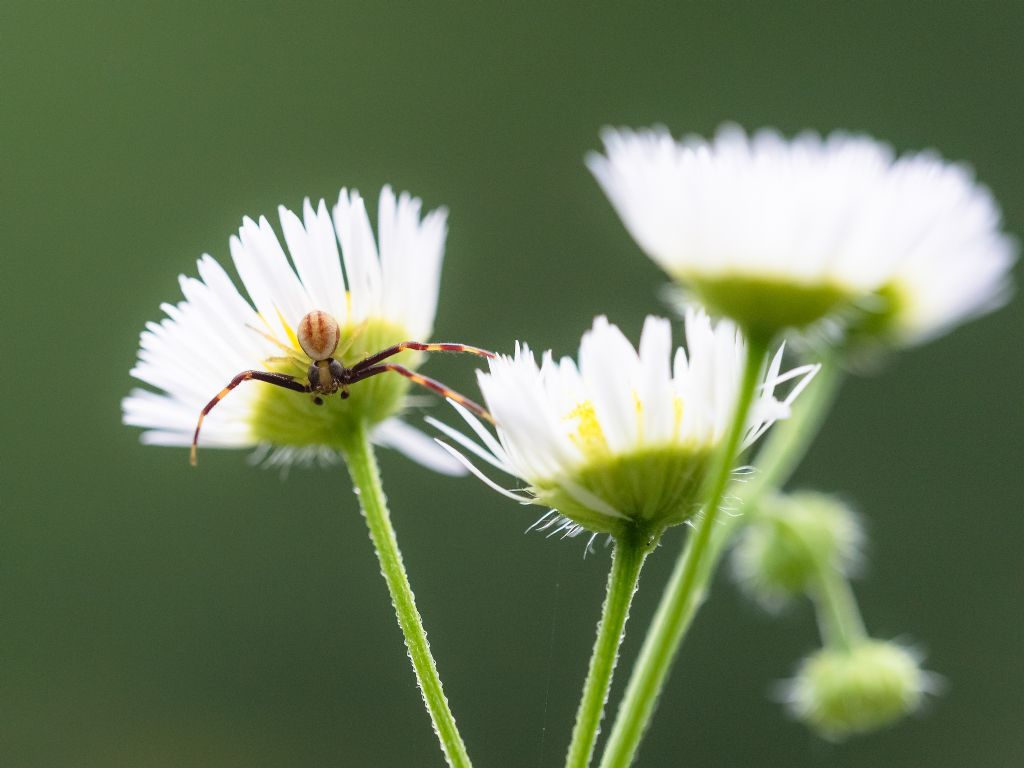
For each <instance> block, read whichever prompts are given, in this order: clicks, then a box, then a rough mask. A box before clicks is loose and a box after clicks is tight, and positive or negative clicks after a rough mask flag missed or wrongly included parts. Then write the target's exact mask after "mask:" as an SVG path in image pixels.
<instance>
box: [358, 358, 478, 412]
mask: <svg viewBox="0 0 1024 768" xmlns="http://www.w3.org/2000/svg"><path fill="white" fill-rule="evenodd" d="M388 371H391V372H392V373H397V374H398V375H400V376H405V378H407V379H409V381H411V382H412V383H413V384H419V385H420V386H421V387H426V388H427V389H429V390H432V391H434V392H436V393H437V394H439V395H440V396H441V397H445V398H448V399H449V400H454V401H455V402H456V403H458V404H459V405H461V406H463V407H464V408H466V409H468V410H470V411H472V412H473V413H475V414H476V415H477V416H479V417H480V418H482V419H487V421H489V422H491V424H494V417H493V416H491V414H490V413H488V412H487V409H486V408H484V407H483V406H482V405H478V404H477V403H474V402H473V401H472V400H470V399H469V398H468V397H465V396H464V395H460V394H459V393H458V392H456V391H455V390H453V389H448V387H446V386H445V385H444V384H442V383H441V382H439V381H437V380H435V379H431V378H430V377H429V376H424V375H423V374H420V373H416V372H414V371H410V370H409V369H408V368H406V367H405V366H402V365H397V364H395V363H384V364H383V365H372V366H370V367H369V368H360V369H359V370H358V371H355V370H353V371H352V374H353V375H352V378H351V379H349V381H348V383H349V384H355V383H356V382H357V381H362V380H363V379H368V378H370V377H371V376H376V375H377V374H379V373H386V372H388Z"/></svg>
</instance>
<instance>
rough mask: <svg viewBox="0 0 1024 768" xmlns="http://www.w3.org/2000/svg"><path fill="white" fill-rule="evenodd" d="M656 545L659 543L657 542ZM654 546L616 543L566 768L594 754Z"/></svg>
mask: <svg viewBox="0 0 1024 768" xmlns="http://www.w3.org/2000/svg"><path fill="white" fill-rule="evenodd" d="M655 543H656V542H655ZM652 547H653V543H651V542H650V541H649V537H648V536H646V535H644V536H621V537H619V538H618V539H616V542H615V553H614V555H613V556H612V557H613V559H612V568H611V572H610V573H609V574H608V591H607V594H606V596H605V600H604V608H603V609H602V612H601V623H600V624H599V625H598V629H597V640H596V641H595V642H594V651H593V653H592V654H591V656H590V670H589V671H588V672H587V682H586V683H585V684H584V686H583V695H582V697H581V698H580V706H579V709H578V710H577V712H576V726H575V727H574V728H573V731H572V742H571V743H570V744H569V753H568V755H567V756H566V759H565V765H566V768H586V767H587V766H588V765H590V759H591V756H592V755H593V753H594V742H596V741H597V734H598V732H599V729H600V726H601V718H602V717H603V716H604V705H605V702H606V701H607V700H608V689H609V688H610V687H611V683H612V672H613V671H614V670H615V663H616V661H617V660H618V657H619V646H620V645H621V643H622V638H623V635H624V630H625V627H626V619H627V618H628V617H629V606H630V604H631V603H632V602H633V595H634V593H635V592H636V586H637V582H638V581H639V579H640V569H641V568H642V567H643V564H644V560H646V559H647V555H648V553H649V552H650V551H651V548H652Z"/></svg>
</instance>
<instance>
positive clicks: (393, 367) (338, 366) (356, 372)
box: [189, 310, 495, 466]
mask: <svg viewBox="0 0 1024 768" xmlns="http://www.w3.org/2000/svg"><path fill="white" fill-rule="evenodd" d="M295 336H296V339H298V342H299V346H300V347H302V351H303V352H305V353H306V355H307V357H308V358H309V360H310V361H311V363H310V365H309V369H308V371H307V378H308V382H307V383H305V384H303V383H302V382H301V381H298V380H297V379H296V378H295V377H294V376H290V375H288V374H284V373H272V372H270V371H242V372H241V373H240V374H238V375H237V376H235V377H234V378H233V379H232V380H231V381H230V382H229V383H228V385H227V386H226V387H224V389H222V390H221V391H220V392H218V393H217V395H216V396H215V397H214V398H213V399H212V400H210V402H209V403H207V404H206V406H205V407H204V408H203V410H202V411H201V412H200V413H199V420H198V422H197V423H196V431H195V433H194V434H193V436H192V450H191V453H190V454H189V461H190V463H191V464H192V466H195V465H196V451H197V448H198V445H199V430H200V429H201V428H202V426H203V419H205V418H206V415H207V414H208V413H209V412H210V411H211V410H213V408H214V406H215V405H217V403H219V402H220V401H221V400H223V399H224V398H225V397H226V396H227V394H228V393H229V392H230V391H231V390H233V389H234V388H235V387H237V386H238V385H239V384H241V383H242V382H243V381H249V380H250V379H253V380H255V381H262V382H264V383H266V384H273V385H274V386H277V387H282V388H284V389H290V390H292V391H293V392H303V393H306V394H312V395H313V402H315V403H316V404H317V405H321V404H322V403H323V399H322V397H321V396H322V395H332V394H334V393H335V392H340V397H341V398H342V399H344V398H347V397H348V388H349V386H350V385H352V384H356V383H358V382H360V381H362V380H364V379H368V378H370V377H371V376H377V375H379V374H381V373H388V372H391V373H397V374H398V375H400V376H404V377H405V378H407V379H409V380H410V381H411V382H413V383H414V384H418V385H419V386H421V387H426V388H427V389H429V390H431V391H433V392H436V393H437V394H439V395H441V397H445V398H448V399H450V400H454V401H455V402H456V403H459V404H460V405H462V406H464V407H465V408H467V409H468V410H470V411H472V412H473V413H475V414H476V415H477V416H480V417H481V418H484V419H487V420H488V421H490V422H491V423H493V422H494V419H493V418H492V417H491V415H490V414H489V413H488V412H487V410H486V409H484V407H483V406H481V405H478V404H477V403H475V402H473V401H472V400H470V399H469V398H468V397H465V396H463V395H460V394H459V393H458V392H456V391H454V390H452V389H449V388H448V387H446V386H445V385H444V384H442V383H441V382H439V381H436V380H435V379H431V378H430V377H428V376H424V375H422V374H420V373H416V372H415V371H411V370H409V369H408V368H406V367H405V366H402V365H398V364H397V363H385V362H383V361H385V360H387V359H388V358H389V357H394V356H395V355H397V354H399V353H400V352H404V351H405V350H415V351H418V352H464V353H467V354H471V355H477V356H479V357H487V358H492V357H494V356H495V355H494V353H493V352H488V351H487V350H486V349H480V348H479V347H471V346H469V345H467V344H454V343H449V342H444V343H434V344H425V343H423V342H419V341H403V342H400V343H398V344H394V345H392V346H390V347H387V348H386V349H383V350H381V351H380V352H375V353H374V354H372V355H369V356H368V357H365V358H363V359H362V360H360V361H359V362H357V363H355V364H353V365H352V366H351V367H345V365H344V364H343V363H342V362H341V361H340V360H338V359H336V358H335V357H334V355H335V354H337V351H338V345H339V343H340V341H341V329H340V327H339V326H338V323H337V321H336V320H335V319H334V318H333V317H331V316H330V315H329V314H327V313H326V312H321V311H319V310H314V311H312V312H310V313H308V314H307V315H306V316H305V317H303V318H302V320H301V321H300V322H299V326H298V329H297V330H296V334H295ZM268 338H269V337H268ZM349 343H351V341H349ZM275 344H278V342H276V341H275ZM278 346H282V345H280V344H278ZM346 348H347V345H346ZM286 351H289V350H286Z"/></svg>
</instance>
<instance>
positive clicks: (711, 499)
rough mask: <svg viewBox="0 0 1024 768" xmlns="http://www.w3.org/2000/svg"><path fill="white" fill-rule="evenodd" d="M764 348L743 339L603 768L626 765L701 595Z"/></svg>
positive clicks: (602, 763) (762, 360)
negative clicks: (716, 445) (732, 403)
mask: <svg viewBox="0 0 1024 768" xmlns="http://www.w3.org/2000/svg"><path fill="white" fill-rule="evenodd" d="M767 349H768V345H767V343H758V342H757V341H755V340H753V339H752V340H749V341H748V343H747V359H746V363H745V365H744V368H743V379H742V382H741V384H740V389H739V393H738V396H737V400H736V408H735V410H734V413H733V418H732V424H731V426H730V428H729V432H728V434H727V435H726V438H725V442H724V444H723V445H722V449H721V451H720V453H719V458H718V462H717V465H716V467H715V471H714V472H713V474H712V475H711V478H712V479H711V486H710V489H709V491H708V495H707V504H706V506H705V507H704V510H705V511H704V518H703V520H701V521H700V522H699V523H698V525H697V529H696V531H694V534H693V536H692V537H691V538H692V546H688V547H687V550H686V552H685V554H684V556H683V557H682V558H681V559H680V560H679V562H678V563H677V564H676V568H675V570H674V571H673V573H672V578H671V580H670V581H669V584H668V587H667V588H666V592H665V596H664V597H663V598H662V602H661V605H659V607H658V612H657V614H656V615H655V617H654V622H653V623H652V625H651V629H650V631H649V632H648V634H647V637H646V639H645V640H644V645H643V648H642V649H641V651H640V657H639V659H637V663H636V667H635V669H634V670H633V675H632V677H631V678H630V680H629V685H628V687H627V688H626V694H625V697H624V698H623V701H622V706H621V709H620V710H619V715H618V717H617V718H616V720H615V725H614V726H613V727H612V733H611V736H610V737H609V738H608V745H607V747H606V748H605V752H604V756H603V757H602V759H601V768H624V767H625V766H628V765H630V764H631V763H632V762H633V758H634V756H635V755H636V750H637V747H639V745H640V739H641V738H642V737H643V734H644V731H645V730H646V728H647V724H648V723H649V722H650V719H651V716H652V715H653V714H654V707H655V705H656V703H657V700H658V696H659V695H660V694H661V690H662V688H663V687H664V685H665V679H666V677H667V675H668V670H669V667H670V666H671V665H672V660H673V659H674V658H675V653H676V649H677V648H678V647H679V644H680V642H681V641H682V638H683V634H684V632H685V631H686V628H687V627H688V626H689V624H690V619H691V617H692V616H693V613H694V611H695V610H696V606H697V605H698V604H699V603H700V602H701V601H702V600H703V591H704V590H703V584H704V580H703V578H698V577H699V576H702V575H703V573H704V572H705V571H706V565H705V564H704V563H703V560H704V554H705V551H706V550H707V549H708V544H709V542H710V541H711V532H712V531H713V530H714V527H715V520H716V519H717V517H718V509H719V507H720V506H721V504H722V499H723V497H724V495H725V489H726V486H727V485H728V483H729V477H730V475H731V472H732V465H733V461H734V460H735V458H736V455H737V454H738V453H739V449H740V445H741V443H742V440H743V436H744V435H745V434H746V431H747V430H746V425H747V415H748V414H749V413H750V406H751V404H752V403H753V401H754V396H755V394H756V392H757V386H758V379H759V377H760V373H761V367H762V365H763V363H764V358H765V354H766V352H767ZM695 587H696V588H695Z"/></svg>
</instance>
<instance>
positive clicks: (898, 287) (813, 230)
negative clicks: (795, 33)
mask: <svg viewBox="0 0 1024 768" xmlns="http://www.w3.org/2000/svg"><path fill="white" fill-rule="evenodd" d="M603 141H604V145H605V154H604V155H602V154H598V153H591V154H590V155H589V156H588V158H587V165H588V166H589V167H590V170H591V171H592V172H593V174H594V176H595V177H596V178H597V180H598V182H599V183H600V185H601V187H602V188H603V189H604V191H605V193H606V194H607V195H608V198H609V199H610V200H611V202H612V205H613V206H614V208H615V209H616V211H617V212H618V213H619V215H620V217H621V218H622V220H623V222H624V224H625V226H626V228H627V230H629V232H630V234H631V235H632V236H633V238H634V239H635V240H636V241H637V243H638V244H639V245H640V247H641V248H642V249H643V250H644V251H645V252H646V253H647V254H648V256H650V257H651V259H653V260H654V261H655V262H656V263H657V264H658V265H659V266H661V267H662V269H664V270H665V271H666V272H667V273H668V274H669V275H670V276H671V277H672V278H673V279H674V280H675V281H676V282H678V283H679V284H680V285H681V286H682V287H683V288H684V289H685V290H686V291H687V292H689V293H692V294H694V295H695V296H696V297H697V298H698V299H699V300H700V301H701V302H702V303H704V304H705V305H706V306H707V307H708V308H709V309H711V310H712V311H714V312H716V313H720V314H722V315H725V316H728V317H731V318H733V319H734V320H735V321H736V322H738V323H739V324H740V325H741V326H742V327H743V328H744V330H745V331H747V332H748V333H751V334H754V335H759V336H761V337H764V338H770V337H772V336H774V335H775V334H776V333H778V332H779V331H781V330H784V329H787V328H796V329H804V328H807V327H808V326H812V325H814V324H816V323H818V322H819V321H821V320H823V319H824V318H833V319H834V318H837V317H839V318H843V319H848V318H849V316H850V315H851V314H853V315H856V314H857V310H858V308H861V307H866V308H868V310H869V312H870V313H871V314H873V315H874V316H875V317H874V320H875V322H874V323H873V330H874V331H877V333H878V335H879V336H880V337H882V338H884V340H885V341H887V342H896V343H907V342H909V341H915V340H919V339H923V338H927V337H928V336H932V335H935V334H936V333H940V332H942V331H943V330H945V329H947V328H948V327H950V326H951V325H954V324H956V323H957V322H960V321H962V320H964V319H966V318H968V317H970V316H972V315H976V314H978V313H981V312H984V311H986V310H988V309H991V308H993V307H994V306H997V305H998V304H999V302H1000V301H1001V300H1002V299H1004V298H1005V296H1006V295H1007V285H1008V278H1007V272H1008V270H1009V268H1010V266H1011V265H1012V263H1013V260H1014V257H1015V246H1014V244H1013V242H1012V241H1011V240H1010V239H1009V238H1007V237H1006V236H1005V235H1004V234H1002V233H1001V232H1000V214H999V210H998V208H997V207H996V205H995V203H994V201H993V199H992V197H991V195H990V194H989V193H988V191H987V190H986V189H984V188H983V187H981V186H980V185H978V184H976V183H975V181H974V179H973V177H972V175H971V173H970V172H969V171H968V170H966V169H965V168H964V167H962V166H958V165H952V164H949V163H946V162H944V161H943V160H941V158H939V157H937V156H935V155H934V154H931V153H927V152H926V153H919V154H909V155H905V156H903V157H900V158H897V157H896V156H895V154H894V153H893V151H892V149H891V148H890V147H889V146H888V145H886V144H883V143H881V142H878V141H876V140H874V139H872V138H870V137H867V136H858V135H853V134H848V133H843V132H835V133H832V134H830V135H828V136H826V137H822V136H820V135H818V134H815V133H810V132H807V133H802V134H800V135H798V136H796V137H795V138H793V139H786V138H784V137H783V136H782V135H781V134H779V133H778V132H776V131H773V130H761V131H758V132H757V133H755V134H753V135H747V134H746V133H745V132H744V131H743V130H742V129H740V128H739V127H737V126H735V125H725V126H723V127H722V128H721V129H719V131H718V132H717V134H716V135H715V137H714V138H713V139H711V140H706V139H703V138H700V137H687V138H684V139H682V140H676V139H674V138H673V137H672V136H671V135H670V134H669V133H668V131H667V130H665V129H664V128H653V129H650V130H640V131H632V130H612V129H608V130H606V131H605V132H604V134H603Z"/></svg>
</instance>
